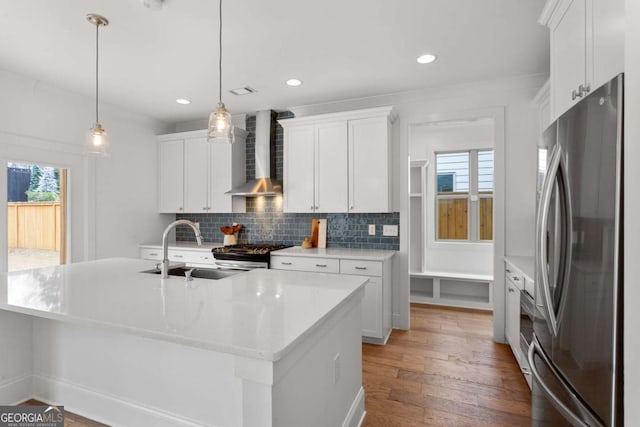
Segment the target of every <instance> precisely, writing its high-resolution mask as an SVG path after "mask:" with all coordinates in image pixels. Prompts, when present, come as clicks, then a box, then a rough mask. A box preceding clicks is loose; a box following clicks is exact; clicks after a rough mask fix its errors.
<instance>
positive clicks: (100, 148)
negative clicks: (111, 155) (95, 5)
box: [85, 13, 109, 156]
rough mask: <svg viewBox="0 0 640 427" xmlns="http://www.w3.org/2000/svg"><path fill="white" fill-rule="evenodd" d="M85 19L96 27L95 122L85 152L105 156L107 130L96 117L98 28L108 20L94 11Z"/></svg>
mask: <svg viewBox="0 0 640 427" xmlns="http://www.w3.org/2000/svg"><path fill="white" fill-rule="evenodd" d="M87 21H89V23H90V24H92V25H95V27H96V122H95V124H94V125H93V127H92V128H91V129H90V130H89V134H88V135H87V143H86V150H85V151H86V153H87V154H90V155H94V156H107V155H108V153H107V149H108V145H109V144H108V140H107V132H106V131H105V130H104V128H103V127H102V125H101V124H100V120H99V119H98V59H99V55H98V29H99V28H100V27H106V26H107V25H109V20H108V19H107V18H105V17H104V16H101V15H97V14H95V13H89V14H88V15H87Z"/></svg>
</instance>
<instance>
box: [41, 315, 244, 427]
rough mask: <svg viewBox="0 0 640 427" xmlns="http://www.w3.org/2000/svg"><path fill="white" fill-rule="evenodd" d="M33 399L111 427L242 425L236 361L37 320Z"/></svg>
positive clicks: (92, 328) (112, 332)
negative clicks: (60, 405) (63, 408)
mask: <svg viewBox="0 0 640 427" xmlns="http://www.w3.org/2000/svg"><path fill="white" fill-rule="evenodd" d="M33 322H34V323H33V325H34V326H33V333H34V346H35V347H34V349H33V354H34V391H35V393H34V394H35V396H36V397H37V398H38V399H40V400H43V401H47V402H50V403H58V404H63V405H65V407H66V408H67V409H69V410H70V411H73V412H76V413H79V414H81V415H84V416H87V417H89V418H92V419H95V420H98V421H102V422H105V423H107V424H110V425H154V426H180V425H185V426H186V425H190V426H192V425H194V424H196V425H216V426H238V425H242V402H241V398H242V385H241V380H240V379H238V378H237V377H235V375H234V360H233V356H231V355H229V354H225V353H219V352H215V351H209V350H205V349H200V348H195V347H189V346H185V345H182V344H175V343H171V342H166V341H160V340H155V339H150V338H144V337H140V336H136V335H132V334H128V333H122V332H118V331H115V330H110V329H107V328H104V327H99V326H84V325H75V324H70V323H64V322H59V321H55V320H48V319H34V320H33Z"/></svg>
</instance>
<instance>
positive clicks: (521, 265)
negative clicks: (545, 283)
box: [504, 255, 535, 282]
mask: <svg viewBox="0 0 640 427" xmlns="http://www.w3.org/2000/svg"><path fill="white" fill-rule="evenodd" d="M504 260H505V261H506V262H508V263H509V264H511V265H513V266H514V267H515V268H517V269H518V270H520V271H521V272H522V274H524V275H525V276H526V277H527V279H529V280H530V281H531V282H534V281H535V267H534V263H535V258H534V257H532V256H511V255H507V256H506V257H504Z"/></svg>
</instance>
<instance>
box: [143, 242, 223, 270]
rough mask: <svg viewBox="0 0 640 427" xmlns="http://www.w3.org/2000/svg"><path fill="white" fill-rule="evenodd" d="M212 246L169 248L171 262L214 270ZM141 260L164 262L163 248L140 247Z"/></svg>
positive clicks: (157, 246) (154, 246) (152, 246)
mask: <svg viewBox="0 0 640 427" xmlns="http://www.w3.org/2000/svg"><path fill="white" fill-rule="evenodd" d="M211 248H212V246H200V247H198V246H195V244H194V246H193V247H175V246H170V247H169V261H171V262H181V263H185V264H187V265H189V266H191V267H205V268H206V267H209V268H213V267H215V265H214V262H213V261H214V260H213V253H212V252H211ZM139 251H140V252H139V254H140V258H142V259H146V260H149V261H162V256H163V254H162V246H160V245H143V246H140V247H139Z"/></svg>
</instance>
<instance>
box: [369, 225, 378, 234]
mask: <svg viewBox="0 0 640 427" xmlns="http://www.w3.org/2000/svg"><path fill="white" fill-rule="evenodd" d="M375 235H376V225H375V224H369V236H375Z"/></svg>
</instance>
